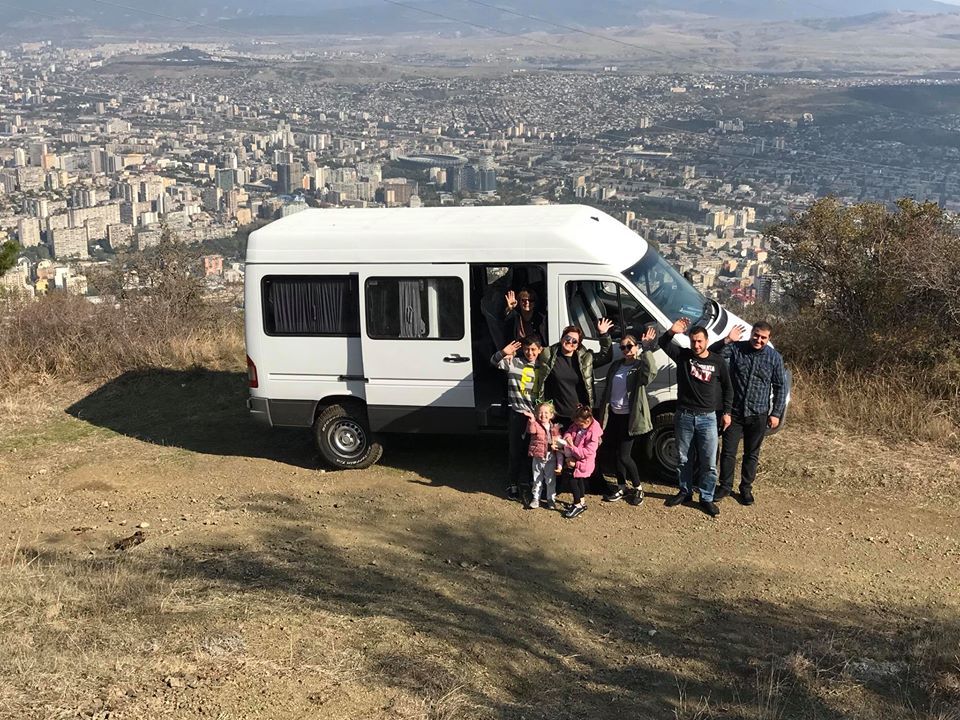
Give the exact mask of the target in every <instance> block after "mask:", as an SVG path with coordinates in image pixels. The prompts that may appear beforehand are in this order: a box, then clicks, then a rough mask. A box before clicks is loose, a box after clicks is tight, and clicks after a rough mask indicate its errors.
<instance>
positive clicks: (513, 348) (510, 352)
mask: <svg viewBox="0 0 960 720" xmlns="http://www.w3.org/2000/svg"><path fill="white" fill-rule="evenodd" d="M519 349H520V343H518V342H516V341H514V342H512V343H510V344H509V345H506V346H505V347H504V348H503V349H502V350H498V351H497V352H495V353H494V354H493V356H492V357H491V358H490V364H491V365H493V366H494V367H496V368H500V369H501V370H506V369H507V368H508V367H510V361H511V360H513V357H514V356H515V355H516V354H517V350H519ZM504 361H506V362H504Z"/></svg>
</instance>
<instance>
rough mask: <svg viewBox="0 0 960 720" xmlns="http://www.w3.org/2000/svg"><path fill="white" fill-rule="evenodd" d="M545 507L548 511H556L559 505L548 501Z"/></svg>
mask: <svg viewBox="0 0 960 720" xmlns="http://www.w3.org/2000/svg"><path fill="white" fill-rule="evenodd" d="M543 507H545V508H546V509H547V510H556V509H557V503H556V501H554V500H547V501H546V502H545V503H543Z"/></svg>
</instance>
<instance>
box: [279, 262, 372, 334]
mask: <svg viewBox="0 0 960 720" xmlns="http://www.w3.org/2000/svg"><path fill="white" fill-rule="evenodd" d="M358 286H359V283H358V282H357V277H356V276H355V275H268V276H267V277H265V278H263V281H262V284H261V297H262V298H263V329H264V332H266V334H267V335H304V336H335V337H360V292H359V287H358Z"/></svg>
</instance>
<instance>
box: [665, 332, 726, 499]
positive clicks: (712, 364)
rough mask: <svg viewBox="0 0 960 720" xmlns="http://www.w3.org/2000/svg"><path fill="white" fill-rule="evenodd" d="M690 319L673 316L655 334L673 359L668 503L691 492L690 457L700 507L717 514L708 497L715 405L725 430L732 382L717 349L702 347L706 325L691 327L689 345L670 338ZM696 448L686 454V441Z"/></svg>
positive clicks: (712, 480) (713, 479)
mask: <svg viewBox="0 0 960 720" xmlns="http://www.w3.org/2000/svg"><path fill="white" fill-rule="evenodd" d="M689 327H690V321H689V320H687V319H686V318H680V319H679V320H677V321H676V322H675V323H673V325H672V326H671V327H670V329H669V330H668V331H667V332H666V333H664V334H663V335H662V336H661V337H660V347H661V348H662V349H663V351H664V352H665V353H666V354H667V355H668V356H669V357H670V359H671V360H673V361H674V362H675V363H676V364H677V413H676V418H675V420H674V432H675V434H676V438H677V455H678V456H679V460H680V464H679V465H678V467H677V484H678V485H679V487H680V491H679V492H678V493H677V494H676V495H674V496H673V497H671V498H668V499H667V502H666V505H667V507H673V506H675V505H679V504H680V503H684V502H687V501H688V500H690V499H691V498H692V497H693V465H694V463H693V461H694V459H696V460H697V461H698V462H699V465H700V473H699V478H698V482H697V485H698V487H699V490H700V507H701V508H703V510H704V511H705V512H706V513H707V514H708V515H710V517H716V516H717V515H719V514H720V508H718V507H717V505H716V503H715V502H714V501H713V491H714V488H716V485H717V445H718V444H719V435H718V431H717V408H722V415H721V424H722V429H724V430H726V428H727V426H728V425H730V409H731V406H732V405H733V387H732V386H731V384H730V375H729V371H728V370H727V364H726V363H725V362H724V361H723V358H722V357H720V355H718V354H716V353H713V352H710V350H708V349H707V342H708V336H707V331H706V328H703V327H700V326H697V327H694V328H692V329H690V332H689V336H690V347H689V348H681V347H678V346H677V345H674V344H673V336H674V335H676V334H678V333H683V332H686V331H687V329H688V328H689ZM691 446H693V447H695V448H696V454H695V455H694V457H691V453H690V447H691Z"/></svg>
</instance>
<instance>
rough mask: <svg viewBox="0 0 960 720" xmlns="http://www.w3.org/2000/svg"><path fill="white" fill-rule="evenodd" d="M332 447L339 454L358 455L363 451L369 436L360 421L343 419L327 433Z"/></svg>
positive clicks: (346, 455)
mask: <svg viewBox="0 0 960 720" xmlns="http://www.w3.org/2000/svg"><path fill="white" fill-rule="evenodd" d="M327 437H328V438H329V440H330V447H332V448H333V449H334V450H335V451H336V453H337V454H338V455H342V456H344V457H356V456H357V455H361V454H362V453H363V450H364V448H365V447H366V444H367V436H366V434H365V433H364V432H363V428H362V427H360V424H359V423H356V422H354V421H352V420H341V421H340V422H338V423H337V424H336V425H334V426H333V427H332V428H330V431H329V432H328V434H327Z"/></svg>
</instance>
